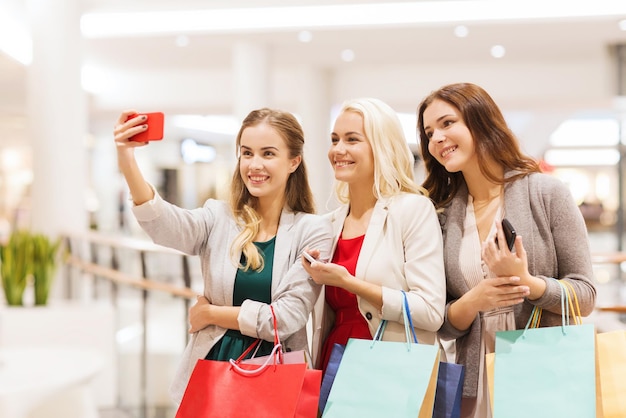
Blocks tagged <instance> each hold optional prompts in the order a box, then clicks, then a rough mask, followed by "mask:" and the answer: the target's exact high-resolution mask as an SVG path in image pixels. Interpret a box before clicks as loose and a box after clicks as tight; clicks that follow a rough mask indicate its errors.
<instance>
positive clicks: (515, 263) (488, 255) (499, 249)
mask: <svg viewBox="0 0 626 418" xmlns="http://www.w3.org/2000/svg"><path fill="white" fill-rule="evenodd" d="M496 228H497V239H498V242H499V243H500V245H498V244H496V241H495V239H493V240H486V241H485V242H483V245H482V253H481V255H482V259H483V261H484V262H485V263H486V264H487V266H488V267H489V270H490V271H491V272H492V273H493V274H494V275H496V276H498V277H500V276H518V277H522V278H524V277H528V276H529V274H528V258H527V255H526V250H525V249H524V245H523V243H522V237H521V236H517V237H516V238H515V252H514V253H513V252H511V251H510V250H509V249H508V247H507V246H506V245H505V244H502V243H505V242H506V238H505V236H504V231H503V230H502V225H501V224H500V223H499V222H497V223H496Z"/></svg>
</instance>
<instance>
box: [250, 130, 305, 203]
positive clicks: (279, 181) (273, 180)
mask: <svg viewBox="0 0 626 418" xmlns="http://www.w3.org/2000/svg"><path fill="white" fill-rule="evenodd" d="M239 153H240V159H239V173H240V174H241V178H242V179H243V182H244V184H245V186H246V188H247V189H248V191H249V192H250V194H251V195H252V196H255V197H257V198H258V199H259V202H260V203H262V202H263V201H268V202H272V201H274V200H276V199H280V200H281V201H282V200H283V199H284V198H285V188H286V186H287V180H288V179H289V176H290V175H291V173H293V172H294V171H295V170H296V168H298V165H299V164H300V161H301V157H300V156H298V157H295V158H292V157H291V156H290V155H289V149H288V148H287V145H286V144H285V140H284V139H283V138H282V137H281V136H280V134H279V133H278V132H277V131H276V130H275V129H274V128H273V127H271V126H270V125H268V124H266V123H260V124H258V125H254V126H250V127H247V128H245V129H244V130H243V132H242V134H241V140H240V146H239Z"/></svg>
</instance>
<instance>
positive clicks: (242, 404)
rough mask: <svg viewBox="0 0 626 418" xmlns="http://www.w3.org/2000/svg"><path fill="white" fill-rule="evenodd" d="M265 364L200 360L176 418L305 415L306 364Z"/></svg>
mask: <svg viewBox="0 0 626 418" xmlns="http://www.w3.org/2000/svg"><path fill="white" fill-rule="evenodd" d="M261 367H262V368H263V369H262V370H260V371H259V369H260V368H259V366H255V365H248V364H242V365H239V366H237V367H235V366H233V365H232V364H231V363H229V362H226V361H214V360H198V362H197V363H196V366H195V368H194V370H193V372H192V374H191V378H190V379H189V383H188V384H187V389H186V390H185V394H184V395H183V399H182V402H181V404H180V407H179V408H178V411H177V412H176V418H204V417H206V418H209V417H216V418H217V417H220V418H222V417H223V418H244V417H245V418H247V417H250V416H256V417H264V418H282V417H285V418H287V417H288V418H292V417H301V416H302V417H303V415H299V414H296V412H297V410H298V408H297V407H298V400H299V398H300V394H301V393H302V391H303V389H304V386H305V374H306V372H307V370H306V364H304V363H302V364H268V365H266V366H261ZM242 370H243V371H252V372H254V373H253V374H245V373H242V372H241V371H242ZM317 391H318V393H319V387H318V388H317ZM314 411H315V412H317V402H315V404H314ZM314 416H315V414H313V415H309V417H314Z"/></svg>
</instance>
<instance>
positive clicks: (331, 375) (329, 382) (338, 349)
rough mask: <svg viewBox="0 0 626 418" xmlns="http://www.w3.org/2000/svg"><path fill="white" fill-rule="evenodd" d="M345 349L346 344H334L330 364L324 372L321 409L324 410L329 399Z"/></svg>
mask: <svg viewBox="0 0 626 418" xmlns="http://www.w3.org/2000/svg"><path fill="white" fill-rule="evenodd" d="M345 349H346V346H345V345H342V344H333V349H332V350H331V351H330V358H329V359H328V364H327V365H326V372H325V373H324V378H323V379H322V387H321V389H320V402H319V410H320V411H323V410H324V408H326V401H327V400H328V395H330V388H331V387H332V386H333V382H334V381H335V376H336V375H337V370H339V363H341V357H343V352H344V351H345Z"/></svg>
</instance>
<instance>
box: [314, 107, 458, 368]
mask: <svg viewBox="0 0 626 418" xmlns="http://www.w3.org/2000/svg"><path fill="white" fill-rule="evenodd" d="M328 159H329V161H330V164H331V166H332V168H333V170H334V173H335V180H336V186H337V187H336V196H337V198H338V199H339V201H340V202H341V203H342V206H341V207H339V208H338V209H336V210H335V211H334V212H332V213H330V214H328V215H326V216H327V217H328V218H329V219H330V220H331V221H332V224H333V234H334V242H333V253H332V254H333V255H332V258H331V259H330V260H328V259H326V260H328V261H329V262H328V263H323V262H319V261H315V262H313V263H309V262H308V261H306V260H303V261H302V263H303V265H304V266H305V268H306V270H307V271H308V272H309V274H310V275H311V277H312V278H313V280H314V281H315V282H316V283H319V284H322V285H325V290H324V296H325V308H324V309H319V310H318V309H316V315H315V318H314V339H313V341H314V347H313V351H314V352H315V353H317V354H316V361H317V366H318V367H319V368H322V369H325V368H326V365H327V363H328V359H329V357H330V352H331V349H332V347H333V344H335V343H338V344H346V343H347V341H348V339H349V338H362V339H371V338H372V336H373V335H374V333H375V332H376V329H377V328H378V325H379V324H380V321H381V320H383V319H385V320H387V321H388V325H387V329H386V331H385V333H384V339H385V340H396V341H405V338H406V337H405V332H404V325H403V320H402V303H403V298H402V291H405V292H406V293H407V297H408V301H409V307H410V311H411V316H412V319H413V324H414V326H415V332H416V334H417V338H418V340H419V342H420V343H424V344H435V343H436V335H437V330H438V329H439V327H440V326H441V324H442V323H443V313H444V306H445V299H446V281H445V276H444V267H443V246H442V236H441V228H440V227H439V221H438V219H437V215H436V213H435V207H434V205H433V204H432V202H431V201H430V199H429V198H428V197H426V196H425V195H424V193H423V190H422V189H421V188H420V187H419V186H418V185H417V184H416V183H415V182H414V178H413V177H414V174H413V170H414V167H413V165H414V157H413V154H412V153H411V150H410V149H409V146H408V144H407V142H406V139H405V137H404V132H403V130H402V126H401V123H400V120H399V119H398V116H397V114H396V113H395V111H394V110H393V109H392V108H391V107H389V106H388V105H387V104H386V103H384V102H382V101H380V100H378V99H372V98H364V99H358V100H350V101H347V102H345V103H344V104H343V106H342V108H341V110H340V112H339V116H338V117H337V119H336V121H335V124H334V128H333V131H332V134H331V144H330V149H329V150H328ZM310 254H311V255H312V256H314V257H315V258H316V259H318V260H323V259H324V255H323V254H321V255H320V254H319V252H318V251H317V249H315V248H311V250H310Z"/></svg>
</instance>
